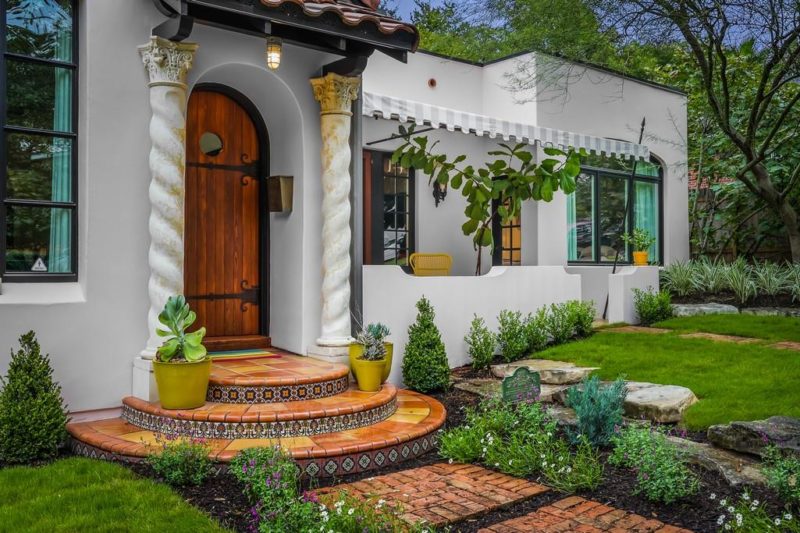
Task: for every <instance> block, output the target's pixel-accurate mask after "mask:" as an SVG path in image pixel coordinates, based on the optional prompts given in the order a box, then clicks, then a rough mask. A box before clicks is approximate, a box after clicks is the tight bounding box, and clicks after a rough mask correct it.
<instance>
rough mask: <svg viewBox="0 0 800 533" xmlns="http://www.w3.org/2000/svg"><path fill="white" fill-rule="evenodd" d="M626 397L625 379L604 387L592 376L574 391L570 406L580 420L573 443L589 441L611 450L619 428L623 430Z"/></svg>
mask: <svg viewBox="0 0 800 533" xmlns="http://www.w3.org/2000/svg"><path fill="white" fill-rule="evenodd" d="M626 394H627V391H626V389H625V381H624V380H623V379H622V378H621V377H620V378H617V380H616V381H615V382H614V383H612V384H611V385H602V384H601V383H600V378H599V377H597V376H591V377H588V378H584V379H583V381H582V382H581V384H580V385H579V386H575V387H572V388H570V389H569V390H568V391H567V399H566V405H567V407H571V408H573V409H575V415H576V416H577V418H578V424H577V429H576V430H575V431H574V433H573V440H575V441H576V442H577V441H579V440H580V439H581V438H585V439H586V440H587V441H588V442H589V443H591V444H592V446H595V447H601V446H607V445H608V444H609V443H610V442H611V438H612V437H613V436H614V434H615V432H616V430H617V428H619V427H621V426H622V414H623V412H624V411H623V404H624V403H625V396H626Z"/></svg>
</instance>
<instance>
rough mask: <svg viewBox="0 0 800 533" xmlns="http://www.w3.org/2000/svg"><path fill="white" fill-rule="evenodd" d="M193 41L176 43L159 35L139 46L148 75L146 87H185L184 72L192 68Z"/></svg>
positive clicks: (194, 48) (195, 48)
mask: <svg viewBox="0 0 800 533" xmlns="http://www.w3.org/2000/svg"><path fill="white" fill-rule="evenodd" d="M196 50H197V45H196V44H195V43H176V42H173V41H169V40H167V39H162V38H161V37H150V42H149V43H147V44H143V45H142V46H140V47H139V55H141V56H142V63H144V67H145V68H146V69H147V73H148V75H149V76H150V83H148V87H154V86H157V85H172V86H178V87H183V88H185V87H186V73H187V72H188V71H189V69H190V68H192V60H193V59H194V53H195V51H196Z"/></svg>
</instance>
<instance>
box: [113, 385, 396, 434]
mask: <svg viewBox="0 0 800 533" xmlns="http://www.w3.org/2000/svg"><path fill="white" fill-rule="evenodd" d="M396 397H397V388H396V387H395V386H394V385H390V384H388V383H387V384H385V385H384V386H383V387H382V388H381V390H379V391H378V392H362V391H359V390H358V389H357V388H355V387H353V388H350V389H348V390H347V391H345V392H343V393H341V394H337V395H336V396H331V397H328V398H320V399H318V400H304V401H297V402H283V403H264V404H231V403H214V402H208V403H206V404H205V405H204V406H203V407H200V408H198V409H187V410H177V411H175V410H169V409H163V408H162V407H161V405H160V404H159V403H157V402H148V401H145V400H141V399H139V398H134V397H128V398H125V399H124V400H123V401H122V404H123V405H122V418H123V419H125V420H126V421H127V422H129V423H131V424H133V425H134V426H137V427H140V428H143V429H149V430H153V431H160V432H162V433H164V434H167V435H182V436H190V437H195V438H206V439H209V438H214V439H236V438H250V439H268V438H283V437H300V436H309V435H318V434H320V433H333V432H336V431H342V430H346V429H355V428H360V427H364V426H368V425H370V424H375V423H378V422H381V421H383V420H386V419H387V418H388V417H390V416H391V415H392V414H393V413H394V412H395V409H396V408H397V405H396Z"/></svg>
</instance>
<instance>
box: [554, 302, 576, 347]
mask: <svg viewBox="0 0 800 533" xmlns="http://www.w3.org/2000/svg"><path fill="white" fill-rule="evenodd" d="M577 318H578V317H577V316H576V315H575V313H573V312H572V309H571V308H570V306H569V305H568V304H550V309H549V312H548V313H547V334H548V335H549V336H550V338H551V339H552V341H553V344H564V343H565V342H567V341H568V340H570V339H571V338H572V337H574V336H575V326H576V323H575V321H576V320H577Z"/></svg>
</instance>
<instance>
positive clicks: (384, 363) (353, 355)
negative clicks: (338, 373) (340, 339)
mask: <svg viewBox="0 0 800 533" xmlns="http://www.w3.org/2000/svg"><path fill="white" fill-rule="evenodd" d="M384 346H385V347H386V357H384V358H383V359H382V360H381V361H363V360H362V359H359V357H361V356H362V355H363V354H364V345H363V344H358V343H353V344H351V345H350V371H351V372H352V373H353V377H354V378H356V381H357V382H358V384H359V385H358V388H359V389H360V390H362V391H377V390H378V389H380V386H381V385H382V384H383V383H385V382H386V380H387V379H389V374H390V373H391V371H392V354H393V352H394V345H393V344H392V343H391V342H385V343H384ZM360 363H380V365H381V375H380V383H379V384H378V386H377V387H376V388H369V389H367V388H363V387H362V386H361V378H360V377H359V374H358V372H359V368H362V367H365V365H361V364H360ZM371 367H377V365H371ZM367 379H371V378H367Z"/></svg>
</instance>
